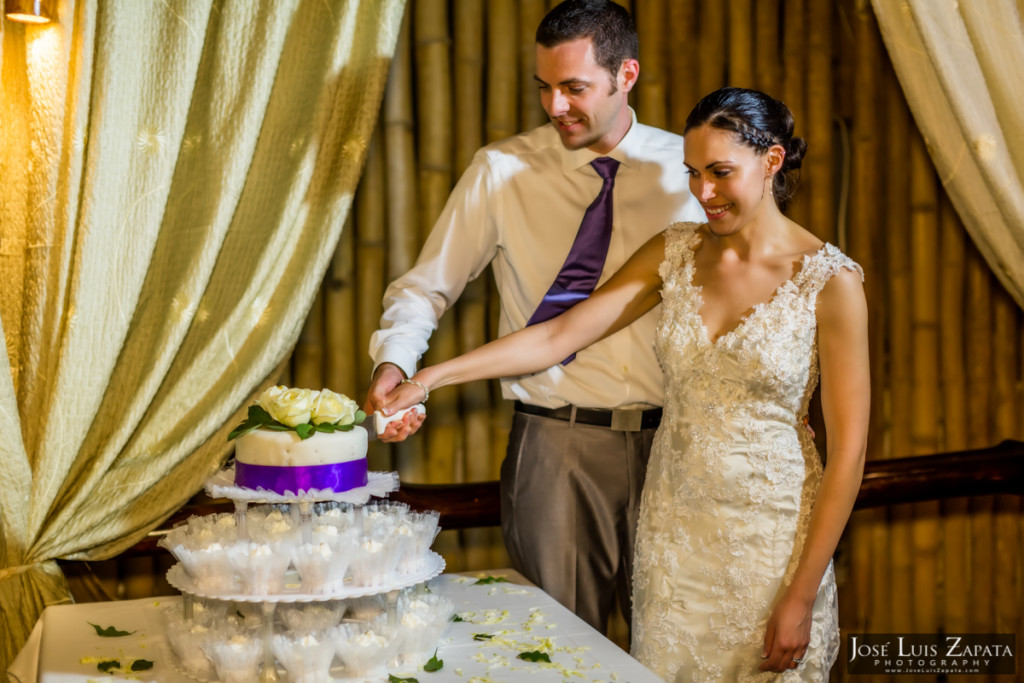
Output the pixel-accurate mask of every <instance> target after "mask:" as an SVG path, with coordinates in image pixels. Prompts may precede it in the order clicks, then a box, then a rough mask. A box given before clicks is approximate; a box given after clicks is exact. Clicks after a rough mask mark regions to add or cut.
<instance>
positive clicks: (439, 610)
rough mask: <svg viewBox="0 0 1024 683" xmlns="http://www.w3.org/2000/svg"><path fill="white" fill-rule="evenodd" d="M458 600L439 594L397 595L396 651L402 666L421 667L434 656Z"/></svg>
mask: <svg viewBox="0 0 1024 683" xmlns="http://www.w3.org/2000/svg"><path fill="white" fill-rule="evenodd" d="M454 613H455V603H453V602H452V601H451V600H449V599H448V598H446V597H444V596H441V595H437V594H436V593H424V594H422V595H412V594H405V595H400V596H399V598H398V629H397V631H398V633H397V640H398V644H397V652H398V653H399V656H398V661H399V663H400V664H401V665H403V666H406V665H412V666H420V665H422V664H423V663H425V662H426V661H427V660H429V659H430V657H431V656H432V655H433V653H434V651H435V650H436V649H437V643H438V641H439V640H441V636H443V635H444V632H445V630H446V629H447V628H448V624H449V623H451V618H452V614H454Z"/></svg>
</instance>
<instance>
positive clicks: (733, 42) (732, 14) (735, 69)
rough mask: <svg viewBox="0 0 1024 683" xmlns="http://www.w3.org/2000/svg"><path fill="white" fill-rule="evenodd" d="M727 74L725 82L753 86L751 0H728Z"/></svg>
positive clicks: (752, 13)
mask: <svg viewBox="0 0 1024 683" xmlns="http://www.w3.org/2000/svg"><path fill="white" fill-rule="evenodd" d="M728 16H729V24H728V31H729V60H728V62H727V64H728V68H729V75H728V76H727V77H726V79H725V82H726V83H728V84H729V85H732V86H735V87H737V88H752V87H754V27H753V26H752V22H753V21H754V19H755V15H754V4H753V0H729V8H728Z"/></svg>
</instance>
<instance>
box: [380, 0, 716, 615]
mask: <svg viewBox="0 0 1024 683" xmlns="http://www.w3.org/2000/svg"><path fill="white" fill-rule="evenodd" d="M637 55H638V48H637V34H636V30H635V28H634V26H633V22H632V19H631V18H630V16H629V14H628V13H627V12H626V10H624V9H623V8H622V7H621V6H619V5H617V4H615V3H614V2H611V1H610V0H567V1H566V2H563V3H561V4H559V5H558V6H557V7H555V8H554V9H552V10H551V12H550V13H549V14H548V15H547V16H546V17H545V18H544V20H543V21H542V22H541V25H540V27H539V28H538V29H537V73H536V75H535V76H534V79H535V80H536V81H537V85H538V89H539V91H540V99H541V104H542V105H543V107H544V110H545V111H546V112H547V114H548V117H549V118H550V123H547V124H545V125H543V126H541V127H539V128H536V129H534V130H531V131H528V132H526V133H522V134H520V135H517V136H514V137H511V138H508V139H506V140H502V141H500V142H497V143H494V144H491V145H488V146H487V147H484V148H483V149H481V150H479V151H478V152H477V154H476V156H475V158H474V159H473V162H472V164H471V165H470V166H469V168H467V169H466V171H465V173H464V174H463V175H462V177H461V178H460V180H459V182H458V184H457V185H456V186H455V189H454V190H453V191H452V194H451V196H450V197H449V200H448V204H447V206H446V207H445V209H444V211H443V213H442V214H441V216H440V218H439V219H438V221H437V223H436V224H435V226H434V229H433V231H432V232H431V233H430V236H429V237H428V239H427V241H426V244H425V245H424V247H423V250H422V252H421V253H420V255H419V258H418V260H417V262H416V265H415V266H414V267H413V268H412V270H410V271H409V272H408V273H406V274H405V275H403V276H401V277H400V278H398V279H397V280H395V281H394V282H393V283H392V284H391V285H390V287H389V288H388V290H387V292H386V293H385V295H384V314H383V316H382V318H381V329H380V330H378V331H377V332H376V333H375V334H374V336H373V338H372V340H371V343H370V353H371V355H372V356H373V358H374V362H375V367H376V369H375V371H374V377H373V382H372V385H371V387H370V391H369V395H368V397H367V402H368V403H369V404H371V405H372V406H374V407H376V406H377V405H378V402H379V401H380V400H381V399H382V398H383V396H384V395H385V394H387V392H389V391H390V390H391V389H392V388H394V387H395V386H397V385H398V383H399V382H401V380H402V379H404V378H406V377H408V376H411V375H412V374H413V373H414V372H415V370H416V363H417V362H418V361H419V359H420V358H421V357H422V355H423V353H424V352H425V351H426V350H427V343H428V339H429V337H430V334H431V333H432V332H433V331H434V329H436V327H437V322H438V319H439V318H440V317H441V314H442V313H444V311H445V310H446V309H447V308H449V307H450V306H452V305H453V304H454V302H455V301H456V299H458V297H459V295H460V294H461V293H462V290H463V288H464V287H465V286H466V284H467V283H468V282H469V281H471V280H473V279H474V278H476V277H477V276H479V275H480V273H481V272H482V271H483V270H484V268H485V267H486V266H487V265H488V264H490V265H491V266H492V268H493V271H494V278H495V282H496V284H497V287H498V292H499V295H500V298H501V318H500V329H499V332H500V334H503V335H504V334H507V333H508V332H510V331H513V330H517V329H520V328H522V327H524V326H525V325H527V324H530V323H532V322H537V321H539V320H543V319H546V318H547V317H551V315H554V314H556V313H557V312H559V311H560V310H563V309H564V308H565V307H567V306H569V305H572V303H573V302H574V301H575V300H578V299H579V298H580V297H586V296H588V294H589V291H591V289H592V288H593V287H594V285H595V283H597V282H598V281H601V282H603V281H604V280H605V279H607V278H608V277H609V276H610V275H611V274H612V273H614V272H615V271H616V270H617V269H618V268H619V266H621V265H622V264H623V262H625V261H626V259H627V258H628V257H629V256H630V255H631V254H632V253H633V252H634V251H635V250H636V249H637V248H638V247H639V246H640V245H642V244H643V243H644V242H646V241H647V240H648V239H649V238H650V237H651V236H653V235H655V234H656V233H658V232H660V231H661V230H664V229H665V227H667V226H668V225H669V224H670V223H672V222H674V221H679V220H701V219H702V218H703V212H702V211H701V209H700V206H699V204H697V203H696V201H694V200H693V199H692V198H691V196H690V194H689V192H688V190H687V176H686V174H685V173H684V168H683V164H682V161H683V145H682V138H681V137H679V136H677V135H675V134H672V133H669V132H666V131H663V130H659V129H656V128H651V127H649V126H644V125H641V124H639V123H637V122H636V117H635V115H634V113H633V110H632V109H630V107H629V105H628V103H627V96H628V94H629V91H630V90H631V89H632V88H633V86H634V85H635V84H636V82H637V77H638V75H639V63H638V61H637ZM595 160H596V161H595ZM592 162H594V163H592ZM595 226H596V227H595ZM657 315H658V313H657V312H656V311H655V312H652V313H650V314H648V315H647V316H645V317H644V318H642V319H640V320H638V321H637V322H635V323H633V324H632V325H630V326H629V327H627V328H626V329H624V330H622V331H620V332H618V333H616V334H614V335H612V336H610V337H608V338H606V339H604V340H602V341H600V342H597V343H596V344H594V345H593V346H591V347H589V348H587V349H585V350H583V351H581V352H579V353H578V354H577V355H576V357H575V358H573V359H567V360H566V362H565V363H563V364H561V365H558V366H555V367H553V368H549V369H548V370H546V371H544V372H541V373H538V374H536V375H531V376H528V377H512V378H506V379H504V380H502V393H503V395H504V397H505V398H506V399H509V400H514V401H515V408H516V412H515V417H514V419H513V423H512V431H511V433H510V435H509V445H508V452H507V455H506V458H505V461H504V462H503V463H502V468H501V517H502V521H501V525H502V533H503V536H504V539H505V544H506V546H507V548H508V552H509V555H510V557H511V559H512V563H513V566H514V567H515V568H516V569H517V570H519V571H520V572H521V573H522V574H524V575H525V576H526V577H527V578H528V579H530V580H531V581H533V582H534V583H536V584H538V585H539V586H541V587H542V588H543V589H544V590H545V591H547V592H548V593H549V594H551V595H552V596H553V597H555V598H556V599H557V600H559V601H560V602H561V603H563V604H564V605H566V606H567V607H568V608H570V609H572V610H573V611H575V612H576V613H577V614H578V615H579V616H580V617H582V618H583V619H584V620H586V621H587V622H588V623H590V624H591V625H592V626H594V628H596V629H598V630H599V631H601V632H604V631H605V630H606V626H607V622H608V617H609V614H610V612H611V609H612V607H613V605H614V596H615V594H616V592H617V593H618V595H619V598H620V605H621V607H622V609H623V612H624V614H625V615H626V618H627V620H628V619H629V615H630V600H629V595H630V577H631V570H632V563H633V539H634V531H635V527H636V520H637V511H638V507H639V500H640V491H641V488H642V486H643V480H644V475H645V473H646V468H647V458H648V455H649V452H650V447H651V441H652V438H653V435H654V430H655V428H656V427H657V425H658V422H659V420H660V417H661V408H660V406H661V402H662V375H661V371H660V369H659V367H658V363H657V360H656V359H655V356H654V348H653V339H654V327H655V322H656V319H657ZM421 422H422V418H415V417H411V416H407V417H406V419H405V421H404V422H401V423H397V424H394V423H393V426H390V427H389V428H388V430H387V431H385V432H384V434H383V437H384V440H401V439H404V438H405V437H406V436H408V435H409V434H411V433H412V432H414V431H415V430H416V429H418V427H419V425H420V424H421Z"/></svg>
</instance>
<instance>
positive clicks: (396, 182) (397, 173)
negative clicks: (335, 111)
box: [383, 2, 426, 481]
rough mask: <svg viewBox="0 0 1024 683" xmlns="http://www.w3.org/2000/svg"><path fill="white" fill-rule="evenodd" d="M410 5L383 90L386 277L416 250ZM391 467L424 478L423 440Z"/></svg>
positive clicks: (404, 448) (400, 451)
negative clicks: (386, 209)
mask: <svg viewBox="0 0 1024 683" xmlns="http://www.w3.org/2000/svg"><path fill="white" fill-rule="evenodd" d="M412 12H413V3H411V2H410V3H409V5H408V6H407V7H406V11H405V16H404V17H403V18H402V29H401V32H400V33H399V36H398V41H397V43H396V45H395V56H394V58H393V59H392V60H391V74H390V76H389V77H388V83H387V86H386V88H385V92H384V103H383V111H384V126H385V128H384V131H385V134H384V149H385V156H386V161H387V165H386V174H387V202H388V216H387V245H388V251H387V254H388V269H387V272H388V281H391V280H394V279H395V278H397V277H398V276H399V275H402V274H403V273H405V272H406V271H408V270H409V269H410V268H411V267H412V264H413V262H414V261H415V260H416V254H418V253H419V248H420V240H419V229H418V225H419V217H418V215H417V206H418V204H419V202H418V201H417V195H418V189H417V183H416V171H415V164H416V161H415V157H416V154H415V151H414V149H415V148H414V144H415V140H414V136H413V126H414V115H413V104H412V103H413V92H412V26H411V24H412V20H411V15H412ZM393 450H394V456H393V457H394V459H395V466H396V468H397V469H398V474H399V476H400V477H401V478H402V479H404V480H405V481H424V480H425V477H426V472H425V470H426V467H425V465H426V462H425V457H424V455H423V439H422V438H418V439H409V440H407V441H404V442H402V443H400V444H397V445H396V446H394V447H393Z"/></svg>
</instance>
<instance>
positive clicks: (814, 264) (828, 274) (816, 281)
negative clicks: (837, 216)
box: [796, 243, 864, 293]
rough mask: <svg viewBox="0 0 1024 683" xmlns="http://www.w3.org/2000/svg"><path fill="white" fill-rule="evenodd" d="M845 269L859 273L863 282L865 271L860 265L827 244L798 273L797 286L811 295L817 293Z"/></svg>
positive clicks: (805, 262)
mask: <svg viewBox="0 0 1024 683" xmlns="http://www.w3.org/2000/svg"><path fill="white" fill-rule="evenodd" d="M843 269H846V270H852V271H854V272H856V273H859V274H860V279H861V281H862V282H863V280H864V269H863V268H861V267H860V264H858V263H857V262H856V261H854V260H853V259H851V258H850V257H849V256H847V255H846V254H844V253H843V252H841V251H839V248H838V247H836V246H835V245H833V244H828V243H826V244H825V245H824V246H823V247H822V248H821V249H820V250H818V252H817V253H816V254H814V255H813V256H810V257H808V258H807V259H806V260H805V261H804V265H803V268H801V269H800V272H799V273H797V277H796V284H797V286H798V287H800V289H803V290H805V291H807V292H809V293H817V292H819V291H821V288H822V287H824V286H825V284H826V283H827V282H828V281H829V280H831V279H832V278H833V277H835V276H836V274H838V273H839V271H841V270H843Z"/></svg>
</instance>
